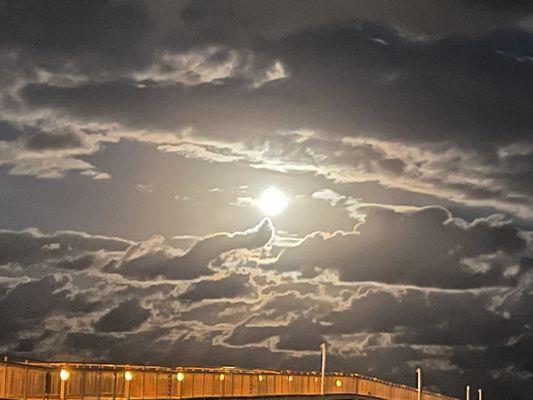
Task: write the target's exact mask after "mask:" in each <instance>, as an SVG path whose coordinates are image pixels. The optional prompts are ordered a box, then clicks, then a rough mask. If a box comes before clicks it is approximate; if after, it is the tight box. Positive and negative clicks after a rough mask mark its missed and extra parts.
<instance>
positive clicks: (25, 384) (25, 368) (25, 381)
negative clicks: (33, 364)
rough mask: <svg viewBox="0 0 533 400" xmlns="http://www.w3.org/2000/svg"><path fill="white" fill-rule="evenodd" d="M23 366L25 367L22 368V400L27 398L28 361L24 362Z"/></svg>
mask: <svg viewBox="0 0 533 400" xmlns="http://www.w3.org/2000/svg"><path fill="white" fill-rule="evenodd" d="M24 364H26V366H25V367H24V400H26V399H27V398H28V376H29V372H30V370H29V367H28V365H27V364H28V360H26V361H24Z"/></svg>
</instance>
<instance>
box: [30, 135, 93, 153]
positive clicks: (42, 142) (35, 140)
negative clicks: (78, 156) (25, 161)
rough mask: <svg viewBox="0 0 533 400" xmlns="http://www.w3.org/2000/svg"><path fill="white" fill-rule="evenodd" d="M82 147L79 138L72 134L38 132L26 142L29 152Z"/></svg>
mask: <svg viewBox="0 0 533 400" xmlns="http://www.w3.org/2000/svg"><path fill="white" fill-rule="evenodd" d="M82 145H83V142H82V140H81V139H80V137H78V136H77V135H75V134H73V133H69V132H67V133H56V134H50V133H48V132H38V133H36V134H35V135H33V136H31V137H30V138H29V139H28V141H27V142H26V146H27V147H28V149H30V150H54V149H55V150H62V149H71V148H76V147H81V146H82Z"/></svg>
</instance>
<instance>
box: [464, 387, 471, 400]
mask: <svg viewBox="0 0 533 400" xmlns="http://www.w3.org/2000/svg"><path fill="white" fill-rule="evenodd" d="M465 400H470V385H466V395H465Z"/></svg>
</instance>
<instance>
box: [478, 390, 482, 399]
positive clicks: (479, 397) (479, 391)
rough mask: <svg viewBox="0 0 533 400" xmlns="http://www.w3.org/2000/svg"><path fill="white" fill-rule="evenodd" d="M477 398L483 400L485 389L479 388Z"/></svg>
mask: <svg viewBox="0 0 533 400" xmlns="http://www.w3.org/2000/svg"><path fill="white" fill-rule="evenodd" d="M477 399H478V400H483V391H482V390H481V389H478V390H477Z"/></svg>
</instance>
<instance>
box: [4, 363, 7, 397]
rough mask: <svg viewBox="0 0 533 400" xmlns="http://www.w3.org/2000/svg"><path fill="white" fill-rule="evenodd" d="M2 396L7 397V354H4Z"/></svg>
mask: <svg viewBox="0 0 533 400" xmlns="http://www.w3.org/2000/svg"><path fill="white" fill-rule="evenodd" d="M4 368H5V369H4V398H5V399H7V356H4Z"/></svg>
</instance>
